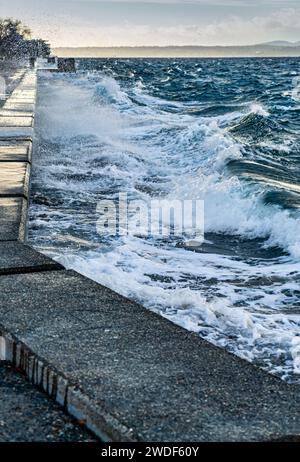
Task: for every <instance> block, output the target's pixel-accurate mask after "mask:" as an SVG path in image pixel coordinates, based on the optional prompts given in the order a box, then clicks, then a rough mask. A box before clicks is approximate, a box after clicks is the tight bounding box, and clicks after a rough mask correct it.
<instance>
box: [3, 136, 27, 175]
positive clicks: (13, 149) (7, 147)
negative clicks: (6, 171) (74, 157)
mask: <svg viewBox="0 0 300 462" xmlns="http://www.w3.org/2000/svg"><path fill="white" fill-rule="evenodd" d="M31 155H32V143H31V142H26V141H25V142H11V141H10V142H5V141H2V142H1V141H0V162H31ZM0 169H1V165H0Z"/></svg>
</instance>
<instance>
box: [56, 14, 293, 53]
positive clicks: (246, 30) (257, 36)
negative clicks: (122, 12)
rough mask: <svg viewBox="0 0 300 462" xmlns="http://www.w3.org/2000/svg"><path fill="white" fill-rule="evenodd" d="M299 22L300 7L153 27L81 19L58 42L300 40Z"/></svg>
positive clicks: (163, 43)
mask: <svg viewBox="0 0 300 462" xmlns="http://www.w3.org/2000/svg"><path fill="white" fill-rule="evenodd" d="M299 24H300V8H285V9H282V10H280V11H277V12H274V13H272V14H270V15H266V16H256V17H253V18H251V19H242V18H240V17H237V16H234V15H231V16H228V17H227V18H225V19H224V20H221V21H215V22H212V23H209V24H206V25H204V26H199V25H198V24H191V25H178V26H151V25H149V24H132V23H130V22H127V23H123V24H122V25H116V26H104V27H101V28H99V27H91V26H90V24H89V23H88V22H86V23H84V22H82V21H81V22H78V24H76V22H75V23H73V32H72V33H70V31H66V32H65V33H67V36H62V35H61V36H60V37H59V36H58V37H57V40H56V43H55V45H59V42H68V43H69V46H79V45H81V46H120V45H123V46H135V45H141V46H145V45H152V46H167V45H249V44H253V43H259V42H266V41H270V40H277V39H284V40H299V39H300V31H299ZM87 29H88V30H89V32H88V34H87V33H86V30H87ZM71 36H73V39H72V38H71Z"/></svg>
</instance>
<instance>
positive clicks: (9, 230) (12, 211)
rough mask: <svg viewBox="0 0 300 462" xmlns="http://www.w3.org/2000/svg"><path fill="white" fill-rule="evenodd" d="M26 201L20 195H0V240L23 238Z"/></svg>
mask: <svg viewBox="0 0 300 462" xmlns="http://www.w3.org/2000/svg"><path fill="white" fill-rule="evenodd" d="M26 217H27V201H26V200H25V199H23V198H21V197H18V198H1V197H0V241H16V240H22V239H24V238H25V228H26Z"/></svg>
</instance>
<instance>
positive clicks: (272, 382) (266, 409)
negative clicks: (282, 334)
mask: <svg viewBox="0 0 300 462" xmlns="http://www.w3.org/2000/svg"><path fill="white" fill-rule="evenodd" d="M35 88H36V76H35V72H33V71H28V72H27V74H26V75H25V77H24V79H23V80H22V82H21V84H20V86H19V87H18V88H17V89H16V90H15V91H14V92H13V93H12V96H11V98H10V99H9V100H8V101H7V102H6V104H5V106H4V108H5V109H4V110H5V111H9V112H10V113H11V112H13V113H15V116H11V115H9V116H8V115H7V113H6V114H3V115H2V119H1V111H0V181H1V183H0V359H1V358H2V359H4V360H7V361H11V363H12V364H14V365H15V366H16V367H18V368H19V369H21V370H22V371H23V372H24V373H25V374H26V376H27V377H28V379H29V381H30V382H32V383H34V384H37V385H38V386H39V387H40V388H42V389H43V390H44V391H46V393H47V394H48V395H49V396H51V397H52V398H53V399H54V400H56V401H57V402H58V403H60V404H61V405H63V406H65V408H66V409H67V410H68V412H69V413H70V414H71V415H73V416H75V417H76V418H77V419H79V420H83V421H86V425H87V426H88V428H90V429H91V430H92V431H94V432H95V434H97V435H98V436H99V437H100V438H101V439H103V440H113V441H139V440H141V441H162V442H164V441H270V440H274V439H282V440H286V439H290V438H291V437H295V435H296V437H297V435H299V434H300V393H299V391H300V389H299V387H298V386H291V385H288V384H286V383H284V382H282V381H281V380H279V379H277V378H275V377H273V376H271V375H269V374H267V373H265V372H264V371H262V370H260V369H258V368H256V367H254V366H253V365H251V364H250V363H248V362H246V361H243V360H241V359H239V358H237V357H235V356H233V355H231V354H229V353H227V352H226V351H224V350H221V349H219V348H217V347H215V346H213V345H211V344H209V343H208V342H206V341H204V340H202V339H201V338H199V337H198V336H197V335H195V334H192V333H189V332H187V331H185V330H183V329H181V328H179V327H177V326H175V325H173V324H171V323H170V322H169V321H167V320H165V319H163V318H162V317H159V316H157V315H155V314H153V313H151V312H149V311H147V310H146V309H144V308H143V307H142V306H140V305H137V304H135V303H133V302H131V301H129V300H128V299H126V298H124V297H121V296H119V295H117V294H116V293H114V292H112V291H110V290H108V289H106V288H105V287H102V286H100V285H98V284H96V283H94V282H92V281H90V280H89V279H87V278H85V277H83V276H81V275H79V274H78V273H75V272H73V271H67V270H65V269H64V268H62V267H61V266H60V265H58V264H56V263H55V262H53V261H51V260H50V259H49V258H46V257H44V256H42V255H40V254H39V253H37V252H35V251H34V250H33V249H30V248H29V247H28V246H26V245H25V244H24V240H25V236H26V214H27V207H28V196H29V175H30V165H31V146H32V136H33V128H32V126H33V119H34V104H35ZM24 113H26V116H24ZM24 117H25V119H26V121H24ZM1 121H2V128H1ZM25 122H26V123H25ZM12 124H13V125H12Z"/></svg>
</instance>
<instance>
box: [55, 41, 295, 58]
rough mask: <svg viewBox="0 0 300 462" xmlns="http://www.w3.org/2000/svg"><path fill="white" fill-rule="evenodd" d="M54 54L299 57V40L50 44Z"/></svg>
mask: <svg viewBox="0 0 300 462" xmlns="http://www.w3.org/2000/svg"><path fill="white" fill-rule="evenodd" d="M52 51H53V53H54V54H55V55H57V56H68V57H87V58H101V57H103V58H111V57H112V58H114V57H115V58H127V57H133V58H144V57H153V58H163V57H166V58H169V57H170V58H175V57H176V58H177V57H179V58H180V57H191V58H197V57H198V58H205V57H228V58H230V57H284V56H287V57H288V56H291V57H300V42H297V43H296V44H292V43H290V42H280V41H278V42H271V43H269V44H261V45H252V46H242V47H225V46H224V47H222V46H216V47H200V46H184V47H176V46H170V47H110V48H100V47H92V48H54V49H53V50H52Z"/></svg>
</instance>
